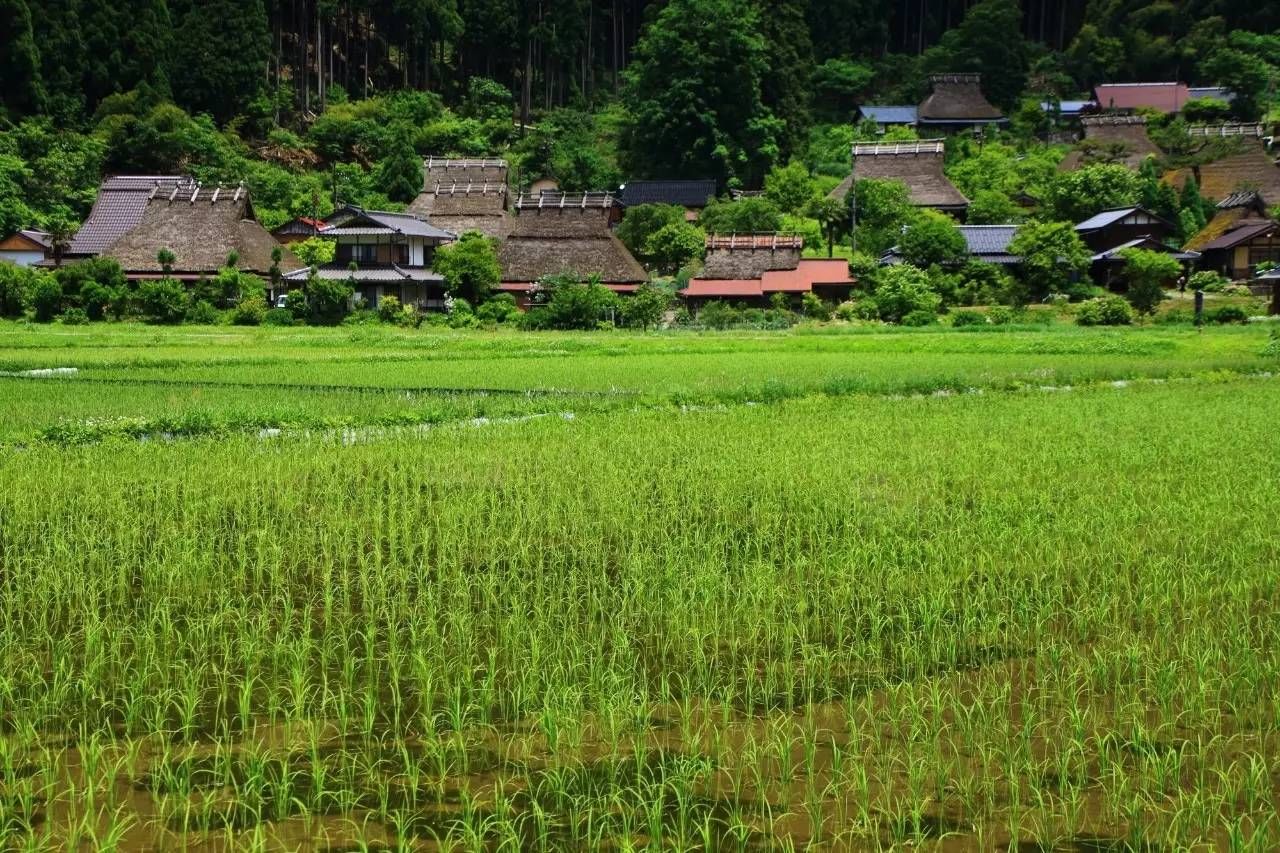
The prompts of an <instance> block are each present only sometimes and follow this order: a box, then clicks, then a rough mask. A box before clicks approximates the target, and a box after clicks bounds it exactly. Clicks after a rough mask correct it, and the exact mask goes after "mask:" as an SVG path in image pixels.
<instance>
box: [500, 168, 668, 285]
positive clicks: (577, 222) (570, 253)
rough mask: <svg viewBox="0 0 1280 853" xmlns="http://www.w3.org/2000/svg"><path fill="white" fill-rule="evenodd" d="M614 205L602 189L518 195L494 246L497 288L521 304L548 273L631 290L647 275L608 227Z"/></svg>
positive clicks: (645, 279) (610, 197)
mask: <svg viewBox="0 0 1280 853" xmlns="http://www.w3.org/2000/svg"><path fill="white" fill-rule="evenodd" d="M615 205H616V200H615V199H614V197H613V196H612V195H610V194H609V193H603V192H601V193H541V194H539V195H537V196H532V195H523V194H522V195H520V196H519V197H518V198H517V199H516V203H515V217H514V219H513V221H512V223H511V228H510V231H509V233H508V234H507V236H506V239H504V240H503V241H502V243H501V244H500V245H499V247H498V263H499V264H500V265H501V267H502V283H501V285H500V289H501V290H503V291H505V292H507V293H511V294H513V295H514V296H515V297H516V300H517V302H519V303H520V304H521V306H522V307H528V305H529V299H530V297H531V296H532V295H533V294H534V292H535V291H536V290H537V284H538V282H539V281H540V280H541V279H543V278H546V277H548V276H556V275H574V276H578V277H581V278H583V279H588V278H599V280H600V282H601V283H602V284H604V285H605V286H606V287H608V288H609V289H610V290H612V291H614V292H615V293H634V292H635V291H636V290H637V289H638V288H639V287H640V285H641V284H643V283H644V282H645V281H647V280H648V278H649V276H648V274H647V273H646V272H645V271H644V267H642V266H640V263H639V262H638V261H636V259H635V258H634V257H632V255H631V252H629V251H628V250H627V247H626V246H624V245H623V244H622V241H621V240H619V239H618V238H617V237H615V236H614V234H613V232H612V231H611V230H610V229H609V223H610V218H611V214H612V213H613V210H614V208H615Z"/></svg>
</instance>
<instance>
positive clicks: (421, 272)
mask: <svg viewBox="0 0 1280 853" xmlns="http://www.w3.org/2000/svg"><path fill="white" fill-rule="evenodd" d="M310 272H311V271H310V270H308V269H300V270H295V271H294V272H291V273H288V274H287V275H285V278H286V279H288V280H289V281H306V280H307V277H308V275H310ZM316 277H317V278H323V279H330V280H335V281H346V280H347V279H349V278H354V279H355V280H356V281H357V282H379V281H444V276H442V275H440V274H439V273H437V272H433V271H431V270H429V269H427V268H425V267H402V266H400V265H398V264H379V265H377V266H370V265H365V266H361V267H358V268H357V269H355V270H352V269H350V268H349V267H348V266H347V265H346V264H337V263H334V264H326V265H324V266H322V267H319V268H318V269H317V270H316Z"/></svg>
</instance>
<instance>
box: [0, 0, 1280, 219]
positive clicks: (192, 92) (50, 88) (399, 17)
mask: <svg viewBox="0 0 1280 853" xmlns="http://www.w3.org/2000/svg"><path fill="white" fill-rule="evenodd" d="M0 7H3V11H2V12H0V14H3V17H4V18H5V20H6V22H7V26H6V28H5V29H4V30H3V31H2V32H0V231H9V230H12V229H14V228H18V227H25V226H39V227H43V228H45V229H46V230H50V231H54V232H59V231H65V230H67V229H70V228H73V227H74V225H75V223H76V222H78V221H79V220H80V219H81V218H82V217H83V216H84V214H85V213H86V212H87V210H88V206H89V205H90V203H91V202H92V199H93V196H94V190H95V188H96V185H97V182H98V180H99V177H100V176H101V175H102V174H103V173H110V172H139V173H152V172H158V173H169V172H179V171H180V172H188V173H192V174H195V175H196V176H197V177H198V178H200V179H201V180H204V181H207V182H214V181H220V182H236V181H241V180H243V181H246V182H247V183H248V185H249V187H250V189H251V191H252V192H253V196H254V199H255V204H256V206H257V209H258V212H259V215H260V217H261V218H262V219H263V221H264V222H265V223H267V224H268V225H272V224H275V223H277V222H280V221H284V220H285V219H287V218H288V217H290V216H293V215H299V214H312V213H318V214H320V215H323V214H325V213H326V212H327V211H328V210H329V209H331V208H332V206H333V205H334V204H335V202H337V201H348V202H358V203H362V204H365V205H369V206H379V207H394V206H396V205H397V204H403V203H404V202H407V201H409V200H410V199H411V198H412V196H413V194H414V193H416V192H417V190H418V189H419V182H420V177H419V175H420V164H419V163H418V159H419V157H420V156H421V155H423V154H427V153H445V154H463V155H481V154H502V155H503V156H506V157H508V158H509V159H510V160H511V162H512V165H513V176H514V179H515V180H516V182H517V183H527V182H529V181H530V180H533V179H535V178H540V177H548V176H549V177H554V178H556V179H557V180H559V181H560V183H561V186H562V187H564V188H566V189H600V188H608V187H613V186H616V185H617V183H618V182H619V181H621V180H623V179H624V178H626V177H646V176H649V177H681V176H683V177H714V178H716V179H717V180H718V181H719V183H720V185H721V187H722V188H725V189H728V188H730V187H733V186H745V187H758V186H760V185H761V184H762V182H763V180H764V177H765V176H766V175H767V174H768V172H769V170H770V169H771V168H774V167H776V166H779V165H781V164H785V163H788V162H791V161H792V160H799V161H801V162H803V163H804V164H806V165H807V166H808V168H809V171H810V172H811V173H813V174H817V175H822V174H832V175H835V174H838V173H839V172H840V170H841V169H843V168H845V166H846V165H847V148H846V145H847V142H848V140H849V139H850V138H851V136H850V132H849V131H850V128H849V120H850V118H851V116H852V114H853V109H854V107H855V106H856V105H857V104H858V103H866V102H879V103H913V102H916V101H918V100H919V98H920V97H921V96H922V95H923V94H924V93H925V88H926V86H925V84H926V78H927V75H928V74H929V73H932V72H939V71H978V72H981V73H982V74H983V75H984V81H985V87H986V89H987V94H988V96H989V97H990V98H991V99H992V100H993V101H994V102H995V103H997V104H999V105H1000V106H1002V107H1004V108H1005V109H1006V110H1007V111H1009V113H1010V115H1013V116H1015V119H1016V118H1018V116H1019V115H1022V118H1023V122H1022V124H1021V125H1019V124H1018V122H1017V121H1015V130H1018V129H1019V127H1021V129H1022V130H1023V131H1024V132H1025V134H1026V135H1027V136H1028V137H1030V135H1031V134H1034V133H1035V132H1036V131H1037V130H1038V129H1039V128H1037V127H1036V125H1037V123H1038V119H1037V117H1036V116H1035V115H1033V114H1032V113H1033V112H1034V110H1033V111H1032V113H1029V112H1028V111H1027V110H1026V106H1027V104H1028V103H1029V102H1030V100H1029V99H1034V100H1035V102H1037V103H1038V101H1039V100H1040V99H1041V98H1042V97H1050V98H1051V97H1069V96H1072V95H1078V94H1081V93H1084V92H1087V91H1088V89H1089V87H1091V86H1092V85H1093V84H1094V83H1096V82H1098V81H1103V80H1184V81H1187V82H1192V83H1201V84H1215V85H1225V86H1229V87H1231V88H1232V89H1233V90H1234V91H1235V92H1236V93H1237V95H1238V98H1237V101H1236V105H1235V109H1236V111H1237V112H1238V113H1239V114H1240V117H1242V118H1257V117H1258V115H1259V114H1260V112H1261V111H1263V110H1264V109H1265V107H1266V105H1267V104H1268V103H1269V102H1270V99H1271V96H1272V94H1273V90H1274V86H1275V81H1276V77H1277V69H1276V65H1275V63H1276V62H1277V58H1278V57H1280V35H1277V33H1280V3H1275V2H1244V0H1187V2H1178V3H1173V2H1168V0H1089V2H1087V3H1080V2H1069V0H1022V2H1021V3H1019V2H1017V0H976V2H975V0H945V1H944V0H930V2H924V0H770V2H765V0H666V2H644V0H293V2H288V3H285V2H263V0H210V2H201V3H197V2H193V0H119V2H115V3H110V4H109V3H105V2H102V0H46V2H44V3H40V4H36V3H34V2H33V0H0ZM1020 108H1021V112H1020Z"/></svg>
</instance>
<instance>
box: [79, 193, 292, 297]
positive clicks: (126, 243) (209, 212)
mask: <svg viewBox="0 0 1280 853" xmlns="http://www.w3.org/2000/svg"><path fill="white" fill-rule="evenodd" d="M276 248H281V247H280V244H279V243H278V242H277V241H276V239H275V238H274V237H272V236H271V234H270V233H269V232H268V231H267V230H266V229H265V228H263V227H262V226H261V225H260V224H258V222H257V221H256V220H255V219H254V218H253V207H252V206H251V205H250V203H249V194H248V192H247V191H245V190H244V189H236V188H234V187H231V188H228V187H222V188H218V189H200V190H198V191H196V192H195V193H194V194H193V193H190V192H182V193H181V195H178V196H171V194H157V195H156V197H155V198H153V199H151V201H150V202H148V204H147V209H146V210H145V211H144V212H143V214H142V221H141V222H139V223H138V225H137V226H136V227H134V228H133V229H132V230H131V231H129V233H127V234H125V235H124V236H123V237H121V238H120V239H119V240H117V241H116V242H115V243H113V244H112V245H111V246H109V247H107V249H106V250H105V251H104V252H103V254H104V255H106V256H108V257H112V258H115V259H116V260H117V261H119V262H120V266H122V267H123V268H124V270H125V272H128V273H155V272H160V271H161V269H162V268H161V266H160V262H159V261H158V260H156V255H157V254H159V252H160V250H161V249H168V250H169V251H171V252H173V254H174V256H175V258H176V260H175V261H174V264H173V269H174V271H175V272H185V273H213V272H216V271H217V270H219V269H221V268H222V266H223V265H224V264H225V263H226V262H227V256H228V255H230V254H231V253H232V252H236V253H237V254H238V255H239V256H240V260H239V263H238V266H239V268H240V269H242V270H248V271H250V272H254V273H258V274H260V275H266V274H267V273H268V272H269V271H270V269H271V265H272V261H271V253H272V252H273V251H274V250H275V249H276ZM283 254H284V257H283V258H282V259H281V261H280V269H281V270H282V271H284V272H288V271H290V270H293V269H298V268H299V267H302V266H304V264H303V263H302V261H300V260H298V258H297V256H296V255H294V254H293V253H292V252H290V251H289V250H288V249H283Z"/></svg>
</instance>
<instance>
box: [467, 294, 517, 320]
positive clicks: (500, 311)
mask: <svg viewBox="0 0 1280 853" xmlns="http://www.w3.org/2000/svg"><path fill="white" fill-rule="evenodd" d="M520 313H521V312H520V308H519V306H517V305H516V298H515V297H514V296H512V295H511V294H510V293H499V294H498V295H497V296H494V297H493V298H492V299H490V300H489V301H488V302H486V303H484V304H483V305H481V306H480V307H479V308H478V309H476V316H477V317H479V318H480V319H481V320H485V321H492V322H494V323H509V322H511V321H512V320H517V319H519V318H520Z"/></svg>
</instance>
